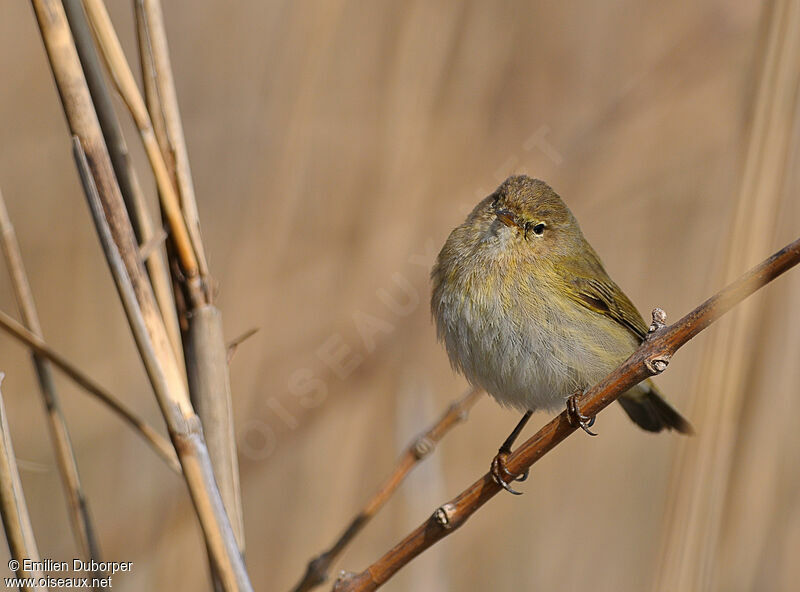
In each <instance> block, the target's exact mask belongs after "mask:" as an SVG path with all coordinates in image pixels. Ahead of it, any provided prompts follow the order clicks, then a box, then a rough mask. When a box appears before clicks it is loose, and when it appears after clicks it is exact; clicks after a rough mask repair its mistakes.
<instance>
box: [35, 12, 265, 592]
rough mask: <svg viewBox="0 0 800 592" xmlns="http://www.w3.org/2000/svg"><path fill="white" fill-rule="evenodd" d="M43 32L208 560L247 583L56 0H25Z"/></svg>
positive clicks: (228, 582)
mask: <svg viewBox="0 0 800 592" xmlns="http://www.w3.org/2000/svg"><path fill="white" fill-rule="evenodd" d="M32 3H33V6H34V10H35V12H36V17H37V20H38V23H39V28H40V30H41V34H42V39H43V41H44V44H45V48H46V50H47V55H48V58H49V61H50V65H51V68H52V71H53V75H54V77H55V80H56V85H57V87H58V89H59V94H60V96H61V102H62V105H63V107H64V112H65V114H66V116H67V121H68V123H69V126H70V130H71V132H72V134H73V153H74V155H75V159H76V164H77V166H78V171H79V173H80V176H81V181H82V183H83V186H84V191H85V193H86V197H87V200H88V202H89V206H90V210H91V213H92V217H93V219H94V221H95V225H96V227H97V231H98V235H99V237H100V242H101V244H102V246H103V250H104V252H105V254H106V259H107V261H108V263H109V266H110V268H111V272H112V275H113V277H114V281H115V283H116V285H117V290H118V293H119V296H120V299H121V301H122V304H123V308H124V309H125V313H126V315H127V317H128V322H129V324H130V326H131V329H132V332H133V335H134V339H135V341H136V345H137V347H138V349H139V353H140V355H141V357H142V360H143V362H144V365H145V368H146V370H147V374H148V377H149V378H150V382H151V385H152V386H153V390H154V391H155V394H156V398H157V400H158V402H159V406H160V407H161V412H162V414H163V415H164V418H165V420H166V423H167V427H168V429H169V432H170V436H171V438H172V441H173V444H174V445H175V449H176V451H177V453H178V458H179V459H180V461H181V466H182V467H183V474H184V478H185V479H186V483H187V485H188V488H189V492H190V494H191V497H192V501H193V502H194V506H195V510H196V512H197V515H198V518H199V520H200V524H201V526H202V529H203V534H204V536H205V540H206V544H207V546H208V548H209V549H210V550H211V555H212V558H213V563H214V567H215V569H216V571H217V573H218V574H219V576H220V581H221V582H222V584H223V586H224V589H225V590H252V586H251V584H250V581H249V577H248V575H247V571H246V569H245V566H244V561H243V559H242V556H241V554H240V553H239V550H238V547H237V545H236V540H235V538H234V536H233V531H232V529H231V526H230V522H229V520H228V517H227V516H226V514H225V511H224V508H223V505H222V500H221V498H220V494H219V490H218V489H217V485H216V482H215V480H214V474H213V471H212V469H211V463H210V460H209V458H208V450H207V448H206V445H205V442H204V439H203V433H202V428H201V426H200V422H199V420H198V418H197V415H196V414H195V413H194V410H193V408H192V405H191V402H190V401H189V395H188V392H187V390H186V387H185V384H184V382H183V378H182V374H181V371H180V369H179V367H178V362H177V360H176V358H175V355H174V353H173V350H172V347H171V345H170V343H169V338H168V337H167V332H166V329H165V327H164V322H163V320H162V318H161V315H160V313H159V311H158V305H157V304H156V301H155V297H154V296H153V292H152V288H151V286H150V283H149V280H148V278H147V274H146V273H145V271H144V267H143V265H142V262H141V260H140V258H139V252H138V246H137V243H136V239H135V237H134V233H133V229H132V227H131V224H130V220H129V218H128V216H127V213H126V210H125V207H124V204H123V201H122V196H121V194H120V191H119V186H118V185H117V182H116V178H115V177H114V174H113V169H112V167H111V162H110V159H109V157H108V152H107V150H106V147H105V143H104V140H103V136H102V131H101V130H100V126H99V123H98V121H97V116H96V114H95V111H94V107H93V105H92V102H91V97H90V95H89V90H88V88H87V86H86V80H85V78H84V75H83V72H82V70H81V67H80V62H79V60H78V55H77V52H76V49H75V45H74V44H73V41H72V37H71V35H70V31H69V26H68V24H67V20H66V16H65V14H64V10H63V6H62V5H61V3H60V2H58V1H57V0H32Z"/></svg>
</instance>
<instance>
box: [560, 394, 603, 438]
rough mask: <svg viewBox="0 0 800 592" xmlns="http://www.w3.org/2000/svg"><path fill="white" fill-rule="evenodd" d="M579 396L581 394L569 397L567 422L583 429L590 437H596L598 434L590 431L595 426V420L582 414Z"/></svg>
mask: <svg viewBox="0 0 800 592" xmlns="http://www.w3.org/2000/svg"><path fill="white" fill-rule="evenodd" d="M579 395H580V393H575V394H574V395H570V396H569V397H567V420H568V421H569V424H570V425H571V426H575V427H579V428H581V429H582V430H583V431H584V432H586V433H587V434H589V435H590V436H596V435H597V434H596V433H595V432H593V431H592V430H590V429H589V428H590V427H592V426H593V425H594V420H595V418H594V417H589V416H588V415H584V414H583V413H581V410H580V408H579V407H578V396H579Z"/></svg>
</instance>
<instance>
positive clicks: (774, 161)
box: [654, 0, 800, 591]
mask: <svg viewBox="0 0 800 592" xmlns="http://www.w3.org/2000/svg"><path fill="white" fill-rule="evenodd" d="M770 10H771V15H770V19H769V22H768V25H769V26H768V29H767V32H766V38H765V39H764V42H765V43H766V47H765V51H764V54H763V55H764V58H763V62H762V64H761V68H760V73H759V77H760V80H759V83H758V86H757V93H756V100H755V102H754V108H753V115H752V122H753V123H752V128H751V129H750V130H749V131H750V137H749V140H748V145H747V154H746V157H745V162H744V170H743V174H742V179H741V185H740V187H739V195H738V199H737V202H736V207H735V215H734V220H733V224H732V226H731V228H730V230H729V234H728V238H727V241H726V243H727V244H726V247H727V248H726V254H725V255H726V258H725V262H724V264H723V265H722V268H721V269H722V275H721V281H723V282H729V281H731V280H732V279H733V278H735V277H736V276H737V275H738V274H739V273H741V270H742V269H743V268H744V267H745V266H747V265H750V264H752V263H753V262H754V261H757V260H758V257H759V256H760V254H761V253H763V252H765V251H767V250H769V249H770V248H771V247H772V246H773V236H774V228H775V224H776V221H777V218H778V212H779V210H780V205H781V196H782V192H781V190H782V187H783V184H784V182H785V179H786V173H787V166H786V165H787V162H786V161H787V155H788V154H789V153H790V151H791V144H792V141H793V134H794V129H795V126H794V122H795V121H796V118H797V116H798V110H797V92H798V88H800V33H798V32H799V31H800V2H798V1H797V0H777V1H776V2H775V3H774V5H773V6H772V7H771V9H770ZM765 314H768V311H767V310H766V308H765V306H764V303H763V302H748V303H746V304H745V305H744V306H742V307H740V308H739V309H737V310H736V311H735V312H734V313H733V314H732V315H731V317H732V318H731V319H729V320H728V322H726V323H724V324H723V325H721V326H720V328H719V329H718V330H717V331H715V332H714V334H713V335H711V336H710V339H709V340H707V341H706V343H705V348H704V349H703V351H702V352H701V356H700V363H699V372H698V378H697V380H696V382H695V385H694V387H693V388H692V389H691V391H692V392H693V393H696V395H698V396H701V397H702V399H698V400H696V401H695V405H694V406H693V412H692V416H693V417H696V418H697V420H698V422H699V423H701V424H702V425H703V430H702V431H701V433H700V434H699V435H698V437H697V438H696V439H694V441H692V442H686V443H684V444H683V446H682V447H681V452H680V455H679V457H678V459H677V462H676V464H675V467H674V470H673V472H672V479H671V484H670V487H669V494H668V496H667V499H668V500H669V505H668V507H667V511H666V513H665V516H664V535H663V540H662V544H661V550H660V558H659V566H658V569H657V571H656V576H655V578H654V580H655V581H654V590H663V591H668V590H701V589H709V588H718V587H720V581H719V580H720V577H721V574H720V571H724V572H731V571H732V570H737V569H743V566H744V564H745V563H747V562H748V561H749V559H750V558H751V557H756V556H758V553H756V552H755V550H756V549H760V548H761V545H762V543H761V542H759V541H748V544H746V545H741V548H742V551H743V552H744V553H746V555H747V556H748V557H740V558H739V560H738V561H735V562H732V563H730V564H728V562H726V563H725V564H724V565H722V564H720V552H721V548H720V538H721V533H722V529H723V527H724V521H725V511H726V502H727V497H728V495H729V483H730V479H731V473H732V471H733V469H734V466H735V454H736V449H737V445H738V444H737V443H738V441H739V434H740V430H739V426H740V418H741V412H742V407H743V405H744V403H745V401H746V399H747V396H748V392H749V389H750V388H751V382H750V380H749V377H750V376H751V371H752V367H751V365H750V364H748V360H749V358H750V357H751V353H750V352H751V350H752V347H753V345H752V344H753V342H754V340H755V339H756V335H757V334H758V332H759V330H760V326H761V325H762V324H763V321H764V315H765ZM764 536H766V533H764ZM740 575H741V574H740ZM751 575H752V574H751ZM726 578H728V575H725V576H722V579H723V580H724V579H726ZM731 580H732V581H737V582H739V584H740V585H742V586H743V587H744V588H751V587H753V586H754V585H755V583H754V582H753V581H749V582H742V581H740V580H739V578H737V577H736V576H733V577H732V578H731ZM722 588H725V586H724V585H722Z"/></svg>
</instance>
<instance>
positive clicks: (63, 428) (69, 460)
mask: <svg viewBox="0 0 800 592" xmlns="http://www.w3.org/2000/svg"><path fill="white" fill-rule="evenodd" d="M0 235H2V241H1V242H2V250H3V253H4V255H5V258H6V262H7V264H8V271H9V275H10V276H11V284H12V285H13V287H14V294H15V296H16V299H17V306H19V310H20V312H21V314H22V319H23V322H24V323H25V325H26V327H27V328H28V330H30V332H31V333H33V334H35V335H36V336H37V337H41V336H42V325H41V323H40V322H39V313H38V312H37V310H36V303H35V302H34V300H33V294H32V292H31V286H30V283H29V282H28V274H27V273H26V272H25V265H24V264H23V263H22V253H21V252H20V248H19V243H18V242H17V235H16V232H15V231H14V226H13V225H12V224H11V219H10V217H9V215H8V210H7V209H6V202H5V199H3V192H2V191H0ZM33 365H34V368H35V369H36V375H37V376H38V378H39V387H40V392H41V396H42V402H43V403H44V411H45V414H46V415H47V425H48V427H49V428H50V437H51V438H52V442H53V448H54V449H55V456H56V461H57V465H58V472H59V475H60V476H61V483H62V485H63V486H64V493H65V495H66V498H67V510H68V512H69V517H70V524H71V526H72V532H73V534H74V535H75V540H76V542H77V543H78V547H79V549H80V550H81V554H82V556H83V558H84V559H94V560H95V561H96V562H99V561H100V560H101V559H100V544H99V542H98V540H97V534H96V532H95V528H94V524H93V523H92V517H91V513H90V512H89V501H88V500H87V499H86V495H85V493H84V491H83V486H82V485H81V479H80V474H79V473H78V462H77V460H76V459H75V451H74V449H73V447H72V438H70V435H69V430H68V429H67V422H66V419H65V418H64V414H63V413H62V411H61V403H60V402H59V398H58V395H57V393H56V386H55V381H54V380H53V369H52V367H51V365H50V362H49V361H48V360H47V359H46V358H44V357H42V356H41V355H40V354H37V353H34V354H33Z"/></svg>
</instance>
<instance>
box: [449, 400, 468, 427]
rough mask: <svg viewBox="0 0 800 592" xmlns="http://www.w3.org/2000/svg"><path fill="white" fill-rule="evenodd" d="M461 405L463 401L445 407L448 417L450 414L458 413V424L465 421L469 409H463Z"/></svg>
mask: <svg viewBox="0 0 800 592" xmlns="http://www.w3.org/2000/svg"><path fill="white" fill-rule="evenodd" d="M462 403H463V401H461V400H459V401H453V402H452V403H450V405H449V406H448V407H447V414H448V415H449V414H451V413H455V412H456V411H457V412H458V415H457V416H456V419H457V420H458V421H459V422H461V421H466V420H467V417H469V409H468V408H467V407H465V406H464V405H462Z"/></svg>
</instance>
